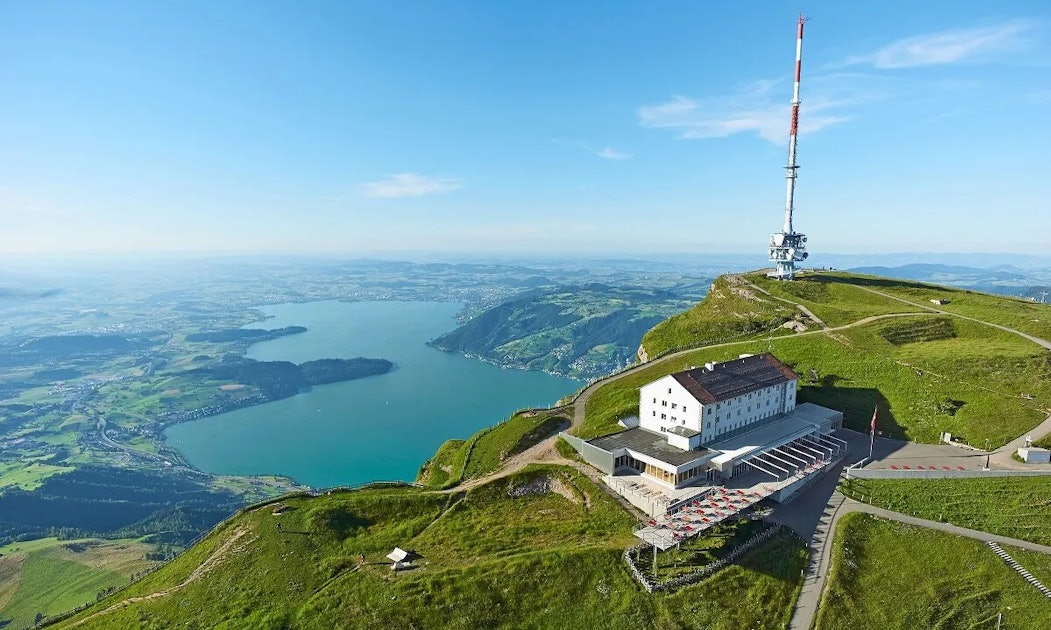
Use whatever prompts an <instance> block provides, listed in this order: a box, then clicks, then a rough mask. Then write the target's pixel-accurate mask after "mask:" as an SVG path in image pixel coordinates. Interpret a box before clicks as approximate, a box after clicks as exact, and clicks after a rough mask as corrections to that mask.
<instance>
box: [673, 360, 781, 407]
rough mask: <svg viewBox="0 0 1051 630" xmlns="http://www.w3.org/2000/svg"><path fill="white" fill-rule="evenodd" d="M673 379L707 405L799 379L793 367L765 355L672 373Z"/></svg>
mask: <svg viewBox="0 0 1051 630" xmlns="http://www.w3.org/2000/svg"><path fill="white" fill-rule="evenodd" d="M672 378H674V379H675V380H676V381H678V382H679V384H680V385H682V386H683V387H684V388H686V391H688V392H690V394H691V395H692V396H693V397H694V398H696V399H697V401H698V402H700V403H702V404H705V405H708V404H711V403H714V402H721V401H724V400H729V399H731V398H736V397H737V396H740V395H742V394H747V393H749V392H754V391H756V390H759V389H763V388H764V387H770V386H771V385H778V384H780V383H787V382H788V381H791V380H793V379H796V378H799V377H798V376H796V373H795V372H793V371H792V370H791V368H789V367H788V366H787V365H785V364H784V363H781V362H780V361H778V360H777V357H775V356H774V355H772V354H770V353H769V352H764V353H763V354H756V355H753V356H750V357H745V358H743V359H734V360H733V361H723V362H722V363H716V364H715V368H714V369H712V370H709V369H707V368H704V367H699V368H693V369H692V370H685V371H683V372H676V373H675V374H672Z"/></svg>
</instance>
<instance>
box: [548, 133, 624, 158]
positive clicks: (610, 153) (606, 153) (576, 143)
mask: <svg viewBox="0 0 1051 630" xmlns="http://www.w3.org/2000/svg"><path fill="white" fill-rule="evenodd" d="M552 142H554V143H555V144H561V145H564V146H567V147H576V148H578V149H584V150H585V151H587V152H588V153H591V154H592V155H595V156H597V157H600V158H603V159H606V160H630V159H631V158H633V157H635V154H634V153H629V152H627V151H618V150H617V149H614V148H613V147H605V148H604V149H596V148H595V147H594V146H593V145H591V144H588V143H587V142H582V141H580V140H559V139H557V138H556V139H555V140H552Z"/></svg>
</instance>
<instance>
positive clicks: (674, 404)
mask: <svg viewBox="0 0 1051 630" xmlns="http://www.w3.org/2000/svg"><path fill="white" fill-rule="evenodd" d="M653 404H655V405H656V404H657V399H656V398H654V399H653ZM667 406H668V401H667V400H662V401H661V407H667ZM671 408H672V409H678V408H679V404H678V403H674V402H673V403H672V404H671ZM682 412H683V413H686V405H683V406H682Z"/></svg>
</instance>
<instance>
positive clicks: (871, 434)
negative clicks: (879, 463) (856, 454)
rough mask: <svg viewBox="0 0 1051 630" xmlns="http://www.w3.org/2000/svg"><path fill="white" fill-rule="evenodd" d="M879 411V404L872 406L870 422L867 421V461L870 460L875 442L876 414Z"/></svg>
mask: <svg viewBox="0 0 1051 630" xmlns="http://www.w3.org/2000/svg"><path fill="white" fill-rule="evenodd" d="M878 412H879V405H877V406H875V407H873V408H872V422H870V423H869V461H870V462H871V461H872V448H873V446H875V444H876V414H877V413H878Z"/></svg>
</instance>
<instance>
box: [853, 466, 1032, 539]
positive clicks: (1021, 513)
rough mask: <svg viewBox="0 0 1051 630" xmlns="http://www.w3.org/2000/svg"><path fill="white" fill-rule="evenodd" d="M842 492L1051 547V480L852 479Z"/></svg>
mask: <svg viewBox="0 0 1051 630" xmlns="http://www.w3.org/2000/svg"><path fill="white" fill-rule="evenodd" d="M840 490H841V491H842V492H843V494H845V495H847V496H849V497H851V498H853V499H856V500H858V501H864V502H865V503H871V504H872V505H875V506H877V507H881V508H885V509H888V510H893V511H895V512H901V513H903V514H911V515H912V516H917V517H919V518H925V519H927V520H930V521H941V522H943V523H952V524H953V525H959V526H960V527H967V528H970V529H980V530H982V531H983V532H990V533H993V534H999V535H1000V536H1008V537H1010V538H1019V539H1021V540H1028V541H1031V542H1035V543H1039V544H1042V545H1051V479H1049V478H1048V477H1043V476H1041V477H991V478H988V479H850V480H847V481H846V482H844V483H843V484H842V485H841V486H840Z"/></svg>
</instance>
